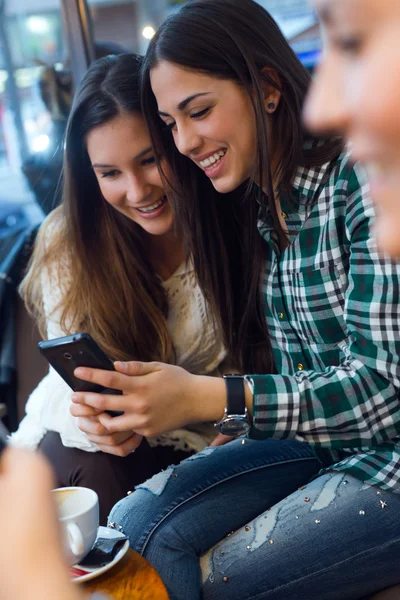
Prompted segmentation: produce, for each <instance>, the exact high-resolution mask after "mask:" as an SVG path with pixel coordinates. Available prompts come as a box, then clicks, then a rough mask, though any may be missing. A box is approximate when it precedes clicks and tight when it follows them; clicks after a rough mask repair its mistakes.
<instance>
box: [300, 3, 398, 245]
mask: <svg viewBox="0 0 400 600" xmlns="http://www.w3.org/2000/svg"><path fill="white" fill-rule="evenodd" d="M316 4H317V8H318V11H319V14H320V17H321V21H322V23H323V29H324V35H325V43H326V46H325V53H324V58H323V62H322V65H321V66H320V67H319V71H318V74H317V77H316V81H315V83H314V86H313V88H312V90H311V94H310V97H309V99H308V103H307V106H306V111H305V118H306V122H307V125H308V126H309V127H311V128H312V129H313V130H314V131H324V132H338V133H343V134H344V135H345V136H346V137H347V138H348V139H349V140H350V141H351V142H352V144H353V149H354V152H353V153H354V158H355V159H356V160H361V161H363V162H364V163H365V165H366V167H367V169H368V172H369V176H370V183H371V191H372V195H373V197H374V199H375V201H376V203H377V214H378V217H377V237H378V243H379V245H380V247H381V248H382V250H385V251H387V252H389V253H391V254H392V255H394V256H400V52H399V39H400V2H399V1H398V0H379V2H377V0H316Z"/></svg>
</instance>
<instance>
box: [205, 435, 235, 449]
mask: <svg viewBox="0 0 400 600" xmlns="http://www.w3.org/2000/svg"><path fill="white" fill-rule="evenodd" d="M235 439H236V436H235V435H224V434H223V433H219V434H218V435H217V437H216V438H215V440H214V441H213V442H212V443H211V444H210V446H224V445H225V444H228V443H229V442H231V441H232V440H235Z"/></svg>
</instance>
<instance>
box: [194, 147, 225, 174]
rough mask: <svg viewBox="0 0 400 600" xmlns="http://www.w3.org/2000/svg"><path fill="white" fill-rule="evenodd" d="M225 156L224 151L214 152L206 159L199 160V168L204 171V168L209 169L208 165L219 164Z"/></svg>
mask: <svg viewBox="0 0 400 600" xmlns="http://www.w3.org/2000/svg"><path fill="white" fill-rule="evenodd" d="M225 154H226V150H218V152H215V153H214V154H212V155H211V156H209V157H208V158H205V159H204V160H201V161H200V166H201V167H203V169H205V168H207V167H209V166H210V165H213V164H215V163H217V162H219V161H220V160H221V158H222V157H223V156H225Z"/></svg>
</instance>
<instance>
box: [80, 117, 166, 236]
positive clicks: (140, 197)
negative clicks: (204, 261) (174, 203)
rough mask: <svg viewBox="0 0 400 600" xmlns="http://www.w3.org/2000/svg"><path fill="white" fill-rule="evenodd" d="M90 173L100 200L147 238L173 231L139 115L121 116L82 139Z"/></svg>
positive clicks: (145, 129) (162, 190) (144, 128)
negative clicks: (133, 223)
mask: <svg viewBox="0 0 400 600" xmlns="http://www.w3.org/2000/svg"><path fill="white" fill-rule="evenodd" d="M86 146H87V151H88V154H89V158H90V162H91V164H92V168H93V171H94V173H95V175H96V178H97V181H98V183H99V187H100V190H101V193H102V194H103V197H104V199H105V200H106V201H107V202H108V203H109V204H111V206H113V207H114V208H115V209H116V210H118V211H119V212H120V213H122V214H123V215H125V216H126V217H128V218H129V219H131V220H132V221H135V223H137V224H138V225H140V227H142V228H143V229H144V230H145V231H146V232H147V233H149V234H151V235H163V234H166V233H168V232H170V231H172V229H173V223H174V217H173V214H172V209H171V206H170V204H169V203H168V200H167V197H166V196H165V192H164V189H163V186H162V182H161V178H160V174H159V171H158V169H157V165H156V162H155V157H154V154H153V151H152V148H151V143H150V136H149V132H148V130H147V127H146V123H145V121H144V118H143V117H142V115H140V114H125V113H123V114H121V115H118V116H117V117H115V118H114V119H112V120H111V121H108V122H107V123H105V124H104V125H100V126H99V127H95V128H94V129H92V131H90V132H89V133H88V135H87V136H86Z"/></svg>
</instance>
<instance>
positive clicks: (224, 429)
mask: <svg viewBox="0 0 400 600" xmlns="http://www.w3.org/2000/svg"><path fill="white" fill-rule="evenodd" d="M249 429H250V425H249V423H248V422H247V420H246V419H244V418H243V419H238V418H236V419H235V418H232V417H231V418H228V419H225V421H224V422H223V423H222V424H221V426H220V427H219V430H220V432H221V433H223V434H224V435H244V434H245V433H247V432H248V431H249Z"/></svg>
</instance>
